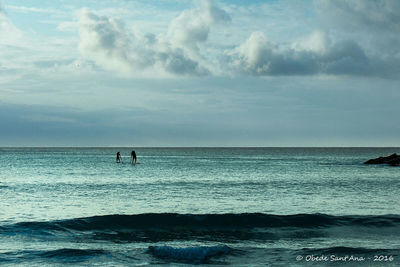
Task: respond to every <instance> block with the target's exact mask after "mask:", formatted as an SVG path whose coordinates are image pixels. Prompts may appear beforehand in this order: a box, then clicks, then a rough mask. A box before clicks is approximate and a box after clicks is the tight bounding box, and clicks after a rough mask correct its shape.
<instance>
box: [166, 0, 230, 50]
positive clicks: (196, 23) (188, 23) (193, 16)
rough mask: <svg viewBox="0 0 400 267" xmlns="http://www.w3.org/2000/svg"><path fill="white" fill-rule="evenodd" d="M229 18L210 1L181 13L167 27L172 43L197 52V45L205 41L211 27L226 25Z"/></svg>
mask: <svg viewBox="0 0 400 267" xmlns="http://www.w3.org/2000/svg"><path fill="white" fill-rule="evenodd" d="M230 21H231V17H230V16H229V14H228V13H226V12H225V11H224V10H222V9H220V8H218V7H217V6H215V4H214V2H212V1H203V2H201V5H200V6H199V7H197V8H195V9H191V10H185V11H183V12H182V13H181V14H180V15H179V16H178V17H177V18H175V19H174V20H172V22H171V24H170V25H169V31H168V34H169V36H170V37H171V39H172V43H173V44H174V45H176V46H179V47H182V48H183V49H191V50H198V49H199V48H198V44H200V43H204V42H205V41H207V39H208V36H209V33H210V30H211V27H212V26H215V25H219V24H226V23H229V22H230Z"/></svg>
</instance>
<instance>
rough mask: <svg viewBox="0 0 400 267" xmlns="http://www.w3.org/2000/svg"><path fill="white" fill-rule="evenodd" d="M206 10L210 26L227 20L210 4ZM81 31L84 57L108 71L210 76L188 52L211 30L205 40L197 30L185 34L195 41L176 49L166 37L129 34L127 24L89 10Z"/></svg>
mask: <svg viewBox="0 0 400 267" xmlns="http://www.w3.org/2000/svg"><path fill="white" fill-rule="evenodd" d="M206 6H207V7H208V15H206V17H207V18H209V21H208V23H211V22H213V23H214V22H216V21H219V20H222V19H224V18H223V15H224V14H223V13H222V14H220V13H218V11H219V10H215V8H214V7H213V6H210V5H209V4H208V5H206ZM182 23H183V22H182ZM178 24H179V23H178V22H174V23H173V25H174V26H173V28H174V27H178V26H177V25H178ZM78 27H79V33H80V42H79V50H80V52H81V54H82V55H83V56H84V57H86V58H89V59H91V60H93V61H95V62H96V63H97V64H98V65H100V66H102V67H103V68H105V69H108V70H114V71H122V72H123V73H125V74H128V75H129V74H133V73H135V72H138V71H141V72H143V71H146V70H147V71H154V70H156V71H161V72H164V73H169V74H174V75H195V76H196V75H197V76H199V75H206V74H208V73H209V71H208V70H207V68H206V67H204V66H203V65H202V64H201V63H200V62H199V60H197V59H196V58H193V57H192V56H190V55H189V54H188V53H187V52H186V51H185V50H186V49H185V48H187V47H188V46H191V45H192V44H196V43H197V42H199V41H201V40H202V41H205V40H206V39H207V38H206V37H207V35H208V31H209V29H208V30H207V32H206V33H205V36H203V37H201V38H200V37H199V36H198V29H197V28H191V29H188V30H186V31H185V34H187V36H191V38H194V39H195V40H194V41H191V42H190V44H189V43H187V44H186V45H184V46H181V45H175V42H176V40H172V41H170V40H168V39H166V38H164V37H163V36H155V35H153V34H142V33H140V31H137V30H136V31H135V32H134V31H129V30H128V29H127V28H126V27H125V25H124V23H123V22H121V21H119V20H116V19H114V18H109V17H107V16H100V15H97V14H95V13H94V12H91V11H89V10H87V9H84V10H82V11H81V13H80V16H79V24H78ZM199 38H200V39H201V40H200V39H199ZM204 38H205V39H204ZM187 40H188V39H186V41H187ZM177 43H179V42H177Z"/></svg>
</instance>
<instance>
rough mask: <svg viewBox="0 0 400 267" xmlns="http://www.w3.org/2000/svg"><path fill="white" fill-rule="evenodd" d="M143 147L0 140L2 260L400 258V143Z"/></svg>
mask: <svg viewBox="0 0 400 267" xmlns="http://www.w3.org/2000/svg"><path fill="white" fill-rule="evenodd" d="M135 150H136V153H137V155H138V160H139V162H140V164H137V165H132V164H131V163H130V160H129V154H130V149H129V148H2V149H0V175H1V176H0V200H1V203H2V208H1V209H0V241H1V242H0V264H1V263H3V264H11V265H12V264H22V265H23V264H26V265H27V266H32V265H35V264H36V265H54V264H70V263H79V264H80V265H96V264H98V265H102V264H109V265H142V264H144V265H148V264H150V265H152V264H158V263H170V264H173V265H177V264H178V265H187V264H199V263H207V264H210V265H214V264H217V265H219V264H231V265H243V266H246V265H249V264H250V265H255V266H257V265H264V264H274V265H279V264H281V265H282V266H287V265H296V264H297V265H313V264H314V265H325V264H326V265H331V264H334V265H335V264H336V265H338V264H351V265H354V264H360V266H369V265H377V266H379V264H385V266H391V265H393V266H396V264H400V241H399V238H398V236H399V233H400V217H399V216H400V207H399V203H400V194H399V192H398V189H399V186H400V175H399V171H400V169H399V168H396V167H390V166H383V165H382V166H381V165H375V166H374V165H364V164H362V163H363V162H364V161H365V160H367V159H369V158H374V157H377V156H380V155H387V154H391V153H394V152H399V150H400V149H396V148H136V149H135ZM117 151H120V152H121V154H122V156H123V163H122V164H116V163H115V154H116V152H117ZM150 213H154V214H150ZM167 213H168V214H167ZM287 215H289V216H287ZM311 255H312V256H311ZM337 255H339V256H343V258H340V257H339V258H337V257H336V256H337ZM346 255H350V256H354V257H353V258H352V260H351V261H350V260H348V259H346V258H344V257H345V256H346ZM298 256H301V257H303V258H302V259H301V260H299V261H297V260H296V257H298ZM314 256H316V257H314ZM317 256H319V257H320V258H318V257H317ZM322 256H328V260H326V259H325V258H324V257H322ZM390 256H392V258H389V257H390ZM307 257H308V258H307ZM313 257H314V258H313ZM331 257H332V258H331ZM355 257H358V260H359V259H360V258H362V257H363V258H364V260H362V261H356V260H354V258H355ZM375 257H378V258H375ZM307 259H309V260H307ZM374 260H375V261H374ZM338 266H339V265H338Z"/></svg>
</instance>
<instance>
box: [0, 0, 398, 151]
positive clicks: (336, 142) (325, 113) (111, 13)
mask: <svg viewBox="0 0 400 267" xmlns="http://www.w3.org/2000/svg"><path fill="white" fill-rule="evenodd" d="M399 13H400V2H398V1H395V0H393V1H390V0H387V1H372V0H371V1H370V0H365V1H361V0H360V1H357V0H354V1H350V0H318V1H317V0H316V1H288V0H287V1H280V0H276V1H243V0H242V1H190V0H182V1H167V0H166V1H144V0H143V1H133V0H132V1H122V0H113V1H97V0H96V1H94V0H93V1H89V0H87V1H61V0H60V1H18V0H12V1H11V0H0V125H2V126H1V131H0V146H400V139H399V136H398V132H399V130H400V124H399V123H398V121H399V120H398V114H399V111H400V108H399V105H398V103H399V102H400V101H399V100H400V82H399V78H400V76H399V71H400V18H399V16H398V14H399Z"/></svg>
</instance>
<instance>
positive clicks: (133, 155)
mask: <svg viewBox="0 0 400 267" xmlns="http://www.w3.org/2000/svg"><path fill="white" fill-rule="evenodd" d="M131 158H132V164H133V163H135V164H136V152H135V150H132V152H131Z"/></svg>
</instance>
